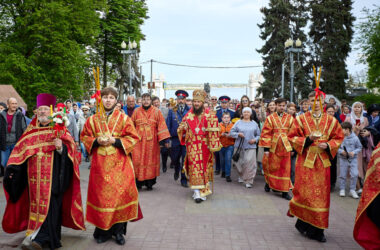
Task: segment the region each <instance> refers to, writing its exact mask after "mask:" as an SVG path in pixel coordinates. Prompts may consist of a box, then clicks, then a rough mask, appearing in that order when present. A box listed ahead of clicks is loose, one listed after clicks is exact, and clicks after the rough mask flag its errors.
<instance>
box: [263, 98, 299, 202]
mask: <svg viewBox="0 0 380 250" xmlns="http://www.w3.org/2000/svg"><path fill="white" fill-rule="evenodd" d="M275 103H276V106H277V107H276V112H274V113H273V114H271V115H270V116H268V117H267V118H266V119H265V123H264V127H263V129H262V131H261V136H260V142H259V147H263V148H264V159H263V170H264V176H265V182H266V183H265V188H264V189H265V191H266V192H269V191H270V189H273V190H276V191H279V192H282V198H284V199H287V200H290V199H291V198H292V197H291V196H290V195H289V191H290V189H292V188H293V185H292V182H291V180H290V171H291V164H290V152H291V151H292V146H291V145H290V142H289V140H288V137H287V134H288V132H289V129H290V127H291V126H292V124H293V121H294V119H293V117H292V116H291V115H289V114H287V113H285V112H284V111H285V106H286V100H285V99H283V98H278V99H276V100H275Z"/></svg>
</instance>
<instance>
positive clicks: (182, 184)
mask: <svg viewBox="0 0 380 250" xmlns="http://www.w3.org/2000/svg"><path fill="white" fill-rule="evenodd" d="M181 186H182V187H184V188H187V187H189V186H187V183H184V182H181Z"/></svg>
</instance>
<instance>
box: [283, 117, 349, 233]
mask: <svg viewBox="0 0 380 250" xmlns="http://www.w3.org/2000/svg"><path fill="white" fill-rule="evenodd" d="M317 124H319V126H317ZM314 131H320V132H321V133H322V136H321V137H320V138H319V139H318V140H315V141H314V142H313V144H311V145H310V146H309V147H307V148H304V146H305V141H306V138H307V137H308V136H310V135H311V133H312V132H314ZM288 138H289V141H290V142H291V144H292V146H293V148H294V149H295V150H296V151H297V153H298V156H297V162H296V174H295V182H294V183H295V184H294V189H293V199H292V200H291V201H290V203H289V207H290V209H289V213H290V214H291V215H294V216H297V217H298V218H299V219H301V220H302V221H305V222H307V223H309V224H311V225H313V226H315V227H318V228H322V229H324V228H327V227H328V219H329V209H330V169H329V166H330V165H331V163H330V159H329V154H328V153H327V151H326V150H323V149H321V148H319V147H318V144H319V143H322V142H325V143H327V145H328V150H329V152H330V155H331V157H335V155H336V153H337V151H338V149H339V146H340V144H341V143H342V141H343V139H344V135H343V131H342V128H341V126H340V124H339V122H338V121H337V120H336V119H335V118H334V117H332V116H329V115H327V114H326V113H323V114H322V115H321V117H320V118H319V119H318V120H317V119H316V118H315V117H313V116H312V113H311V112H310V111H309V112H307V113H305V114H303V115H300V116H297V118H296V120H295V121H294V123H293V126H292V127H291V129H290V131H289V134H288Z"/></svg>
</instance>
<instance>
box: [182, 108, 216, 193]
mask: <svg viewBox="0 0 380 250" xmlns="http://www.w3.org/2000/svg"><path fill="white" fill-rule="evenodd" d="M177 132H178V138H179V140H180V142H181V144H182V145H186V157H185V162H184V165H185V166H184V171H185V174H186V177H187V178H188V179H189V184H190V187H191V189H199V190H200V195H201V197H205V196H207V195H209V194H211V193H212V191H211V188H210V185H209V182H212V181H213V180H214V176H213V169H212V167H213V164H214V154H213V152H217V151H219V150H220V149H221V148H222V144H221V143H220V139H219V138H220V128H219V124H218V118H217V117H216V115H215V112H213V111H210V112H209V111H207V110H205V111H204V112H203V113H202V114H201V115H200V116H199V117H198V116H196V115H194V113H193V110H192V109H191V110H190V111H189V112H188V113H187V114H186V116H185V117H184V118H183V119H182V122H181V124H180V125H179V127H178V130H177Z"/></svg>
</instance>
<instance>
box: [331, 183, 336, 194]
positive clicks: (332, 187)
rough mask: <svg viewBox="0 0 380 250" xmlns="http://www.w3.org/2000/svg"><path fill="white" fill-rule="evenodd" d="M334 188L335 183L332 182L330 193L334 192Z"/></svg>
mask: <svg viewBox="0 0 380 250" xmlns="http://www.w3.org/2000/svg"><path fill="white" fill-rule="evenodd" d="M334 190H335V184H332V185H331V187H330V193H332V192H334Z"/></svg>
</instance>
